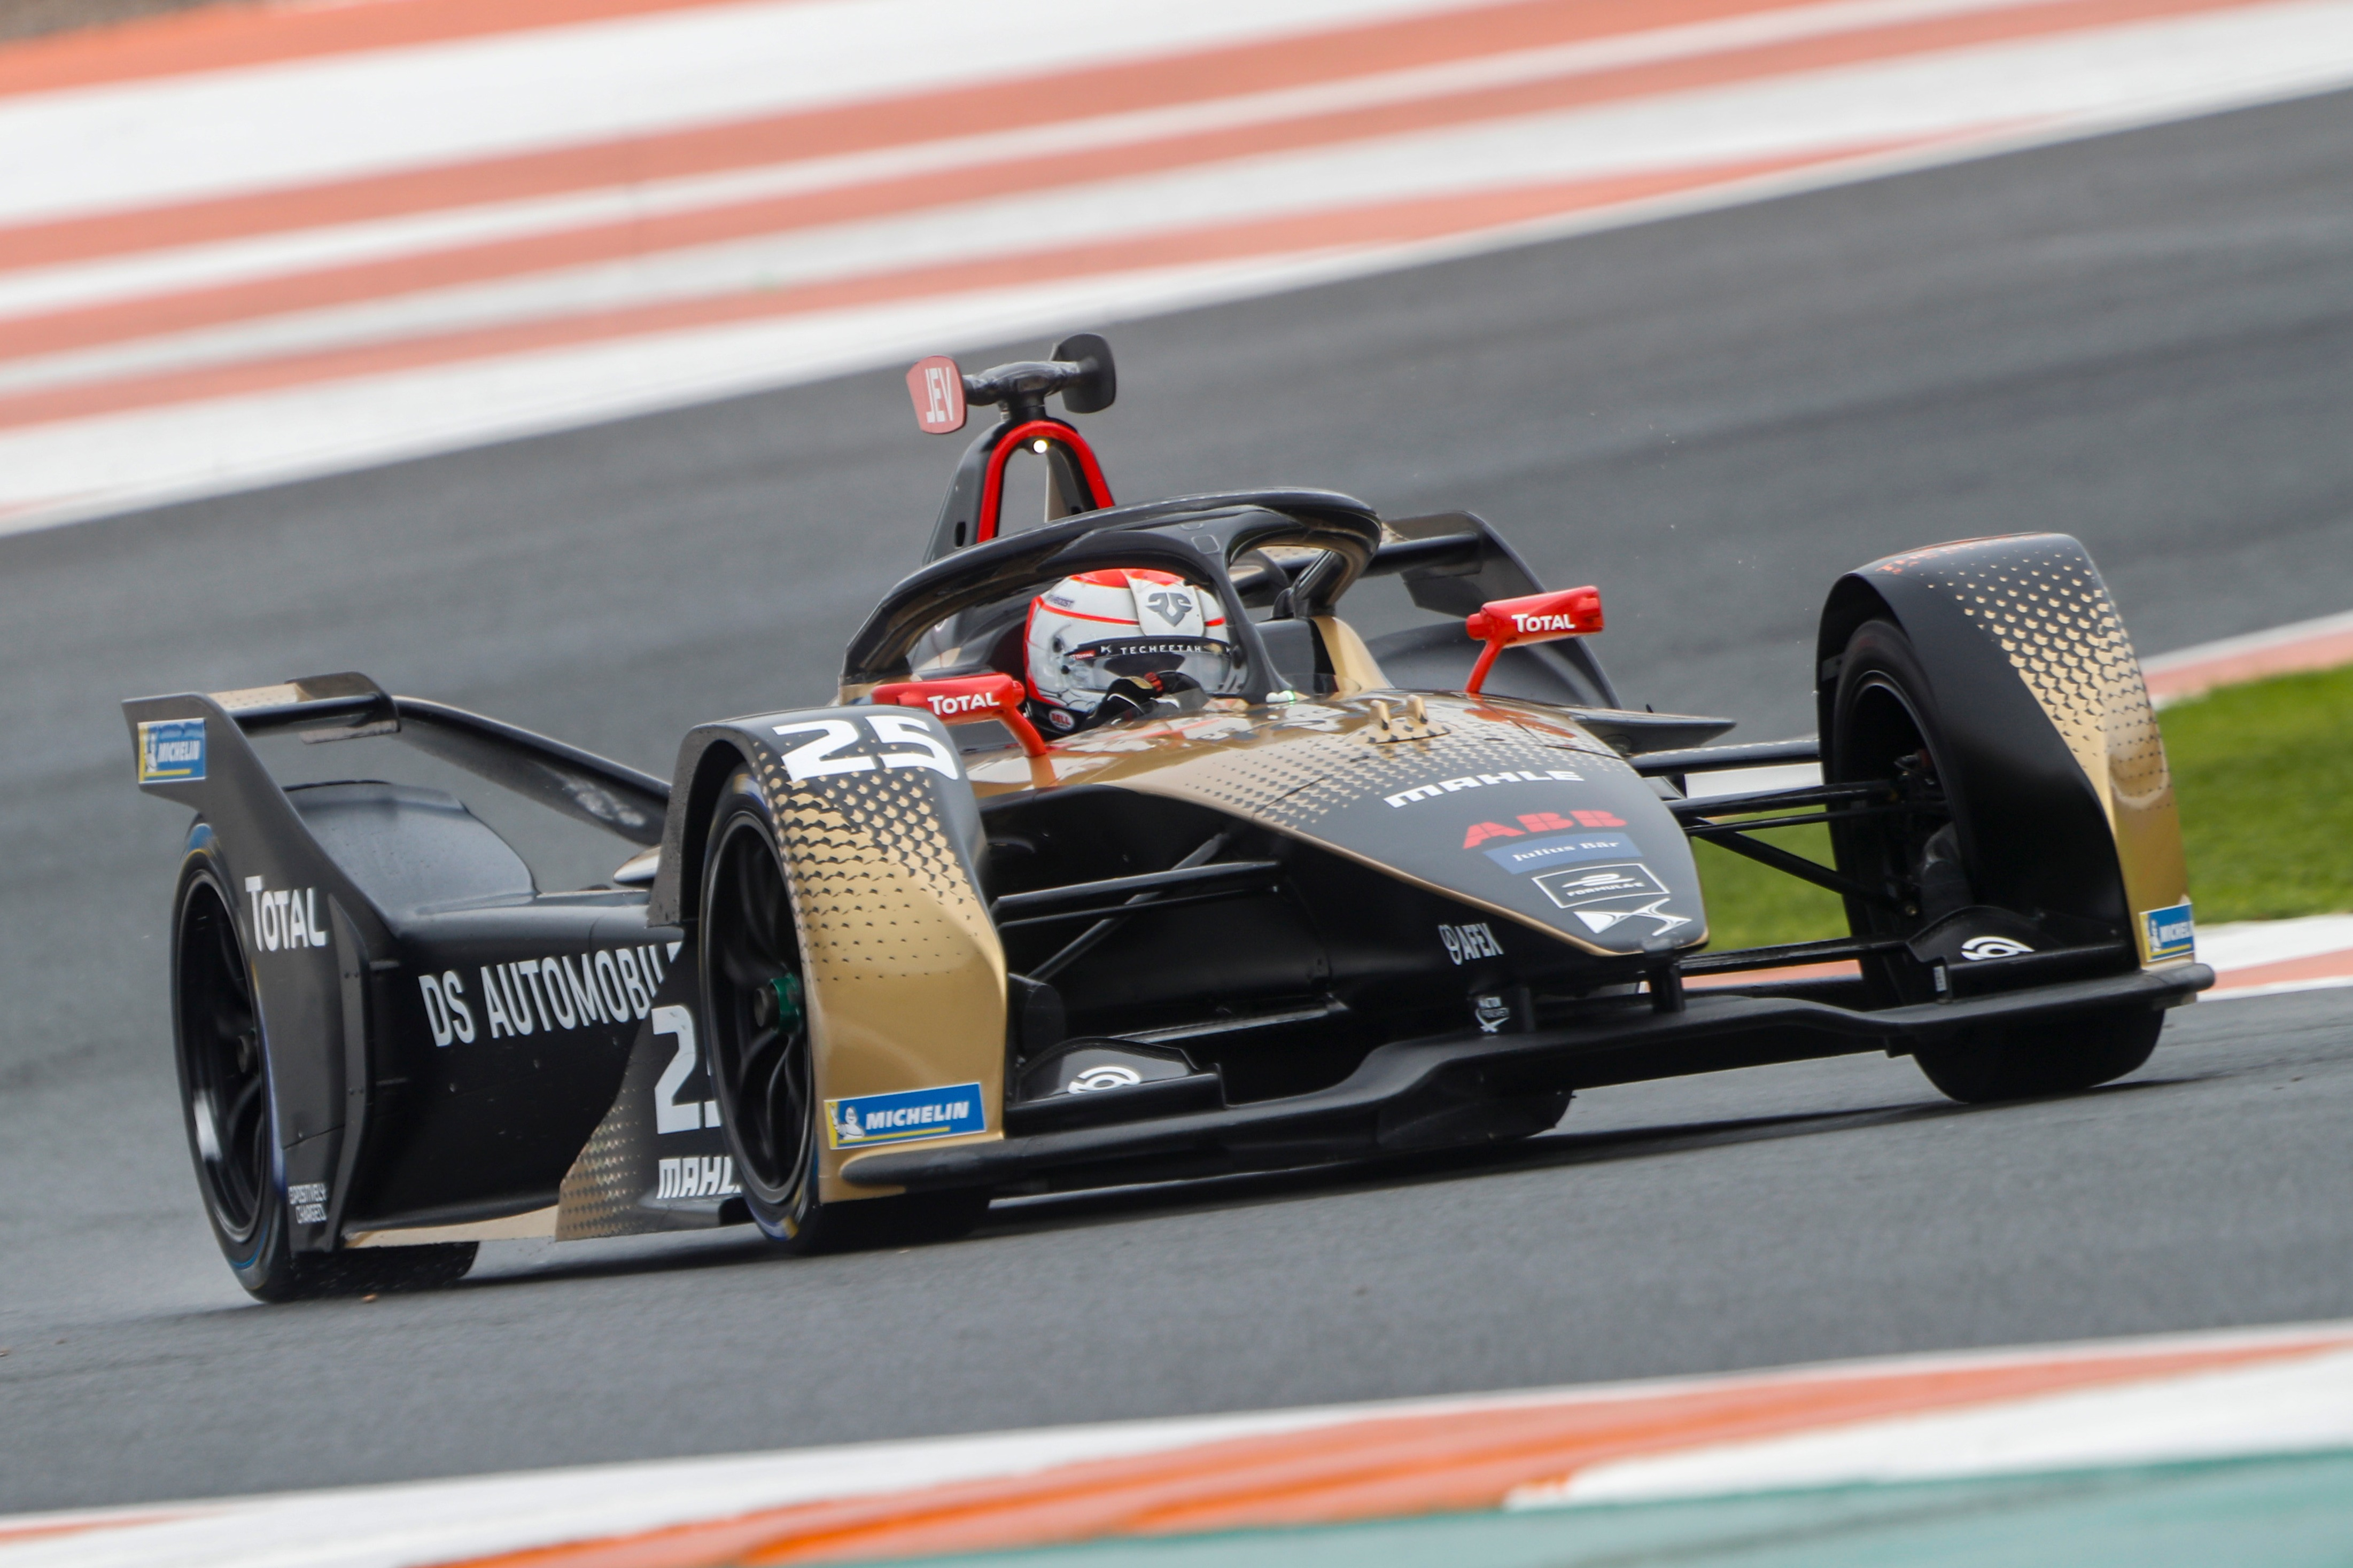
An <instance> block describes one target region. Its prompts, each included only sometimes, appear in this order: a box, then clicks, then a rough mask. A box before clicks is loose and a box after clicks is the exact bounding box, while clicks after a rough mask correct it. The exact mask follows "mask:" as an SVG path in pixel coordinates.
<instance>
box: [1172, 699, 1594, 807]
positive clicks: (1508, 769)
mask: <svg viewBox="0 0 2353 1568" xmlns="http://www.w3.org/2000/svg"><path fill="white" fill-rule="evenodd" d="M1444 720H1445V726H1446V732H1445V733H1444V734H1440V735H1437V736H1434V737H1432V738H1431V739H1429V740H1425V741H1375V740H1373V739H1372V733H1373V731H1369V730H1367V729H1364V728H1358V729H1355V730H1353V731H1349V732H1340V733H1326V732H1317V731H1297V732H1293V733H1292V734H1288V735H1282V736H1280V738H1278V739H1275V740H1272V741H1271V742H1268V743H1264V744H1261V745H1257V746H1253V747H1250V748H1248V749H1238V750H1234V751H1220V752H1216V753H1214V754H1211V755H1209V756H1206V757H1203V758H1201V759H1200V760H1199V761H1198V762H1188V763H1185V764H1184V765H1182V766H1181V767H1179V768H1176V769H1172V770H1170V772H1169V773H1168V774H1166V775H1164V776H1166V777H1168V778H1169V781H1170V782H1171V783H1176V784H1181V785H1182V787H1183V788H1184V791H1185V793H1186V794H1187V795H1192V796H1194V797H1195V798H1197V799H1199V800H1202V801H1204V802H1206V803H1208V804H1210V805H1218V806H1220V807H1222V808H1224V809H1226V810H1229V811H1232V812H1235V813H1238V814H1240V815H1244V816H1251V817H1254V818H1256V819H1257V820H1259V821H1261V822H1264V823H1266V824H1268V825H1269V826H1274V827H1282V828H1288V829H1291V830H1293V831H1294V832H1302V833H1304V832H1309V831H1312V830H1313V829H1314V826H1315V825H1316V824H1317V823H1318V822H1319V821H1321V820H1322V819H1323V818H1324V816H1329V815H1330V814H1331V813H1333V812H1335V811H1339V810H1341V809H1343V808H1345V807H1347V806H1351V805H1356V804H1357V803H1358V802H1360V801H1363V800H1366V799H1370V798H1378V797H1381V796H1385V795H1396V794H1398V792H1399V791H1402V790H1409V789H1413V788H1415V787H1417V786H1419V785H1423V784H1432V783H1436V782H1438V781H1439V780H1441V779H1445V778H1449V777H1469V778H1476V777H1478V776H1479V775H1480V774H1482V773H1515V772H1519V771H1522V770H1525V771H1526V772H1530V773H1547V772H1550V771H1551V770H1553V769H1556V768H1557V769H1566V770H1567V771H1569V772H1573V773H1578V774H1580V775H1582V776H1584V777H1586V778H1595V777H1598V776H1600V775H1601V774H1603V773H1610V772H1616V773H1631V772H1632V771H1633V770H1632V769H1631V768H1630V767H1629V766H1628V765H1627V763H1625V762H1624V761H1622V760H1621V759H1620V757H1619V756H1618V754H1617V753H1616V752H1612V751H1611V750H1609V748H1608V747H1607V746H1605V745H1603V744H1602V743H1601V742H1599V741H1594V740H1591V739H1589V738H1588V737H1585V736H1582V735H1580V734H1578V733H1577V732H1576V731H1568V730H1566V729H1564V730H1563V731H1561V732H1560V734H1558V735H1557V736H1555V735H1550V734H1545V735H1539V734H1538V733H1536V732H1535V731H1531V730H1529V729H1527V728H1525V726H1523V725H1520V724H1517V723H1514V722H1512V721H1509V720H1504V719H1493V718H1487V717H1483V716H1482V715H1481V714H1480V713H1479V712H1478V711H1477V710H1472V709H1468V708H1464V709H1455V710H1449V711H1448V712H1447V713H1446V714H1445V715H1444Z"/></svg>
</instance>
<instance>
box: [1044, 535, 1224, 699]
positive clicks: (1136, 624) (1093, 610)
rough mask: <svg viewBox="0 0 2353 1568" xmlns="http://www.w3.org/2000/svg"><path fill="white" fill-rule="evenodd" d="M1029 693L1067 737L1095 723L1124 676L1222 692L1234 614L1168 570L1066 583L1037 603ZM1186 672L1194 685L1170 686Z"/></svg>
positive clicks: (1096, 575) (1093, 575)
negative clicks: (1229, 614)
mask: <svg viewBox="0 0 2353 1568" xmlns="http://www.w3.org/2000/svg"><path fill="white" fill-rule="evenodd" d="M1024 636H1025V647H1024V653H1025V660H1026V664H1027V668H1028V672H1029V695H1030V697H1031V698H1032V699H1034V700H1035V702H1036V705H1037V707H1038V710H1039V719H1040V720H1041V721H1043V722H1044V723H1045V724H1046V725H1047V726H1048V727H1050V728H1051V729H1054V730H1058V731H1061V732H1063V733H1065V734H1068V733H1069V732H1071V731H1073V730H1080V729H1083V728H1085V727H1086V725H1087V724H1088V723H1089V722H1091V721H1092V720H1093V719H1094V718H1095V710H1097V709H1098V708H1100V707H1101V706H1102V705H1103V698H1104V697H1105V696H1106V695H1107V694H1108V693H1109V692H1110V691H1111V689H1112V688H1113V686H1115V685H1117V684H1119V683H1120V682H1121V681H1122V680H1125V681H1128V682H1130V683H1131V685H1132V686H1142V687H1144V688H1145V689H1152V690H1157V689H1160V688H1161V687H1162V686H1163V685H1164V683H1167V684H1176V685H1182V686H1184V687H1185V688H1187V689H1190V687H1191V686H1193V685H1195V684H1198V686H1199V687H1201V688H1202V689H1206V690H1208V691H1211V692H1216V691H1219V690H1222V689H1224V688H1225V686H1226V684H1227V683H1228V681H1229V679H1230V677H1231V674H1232V671H1233V665H1234V658H1233V645H1232V643H1231V642H1230V641H1229V639H1228V638H1227V637H1226V619H1225V611H1224V609H1223V607H1222V606H1221V605H1219V603H1218V601H1217V598H1216V596H1215V595H1212V594H1211V593H1210V592H1209V591H1208V589H1206V588H1201V587H1198V586H1196V585H1195V584H1190V583H1187V582H1186V581H1185V580H1184V579H1183V578H1182V577H1179V576H1176V574H1173V573H1168V572H1154V571H1150V570H1147V569H1145V568H1143V567H1135V566H1113V567H1107V568H1105V569H1103V570H1102V571H1097V572H1082V573H1081V574H1079V575H1077V576H1075V577H1065V578H1063V579H1062V580H1061V581H1060V582H1059V583H1057V584H1054V585H1053V586H1052V587H1050V588H1049V589H1047V590H1046V591H1045V592H1044V593H1042V594H1040V595H1038V596H1037V597H1036V598H1033V599H1031V600H1030V601H1029V624H1028V626H1027V627H1026V629H1025V634H1024ZM1177 675H1182V676H1186V677H1189V678H1190V679H1189V680H1187V681H1182V682H1172V681H1169V679H1168V678H1170V677H1174V676H1177Z"/></svg>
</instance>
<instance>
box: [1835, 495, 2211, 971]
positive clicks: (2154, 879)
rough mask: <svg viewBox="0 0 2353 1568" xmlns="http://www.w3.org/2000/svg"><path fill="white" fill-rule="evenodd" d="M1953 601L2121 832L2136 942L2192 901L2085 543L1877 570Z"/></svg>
mask: <svg viewBox="0 0 2353 1568" xmlns="http://www.w3.org/2000/svg"><path fill="white" fill-rule="evenodd" d="M1872 569H1873V571H1876V572H1883V573H1886V574H1891V575H1904V574H1911V575H1914V576H1916V577H1918V578H1919V579H1920V580H1921V581H1922V582H1924V583H1926V584H1927V585H1928V586H1929V588H1930V589H1932V590H1933V591H1935V592H1937V593H1943V594H1949V595H1952V597H1953V600H1954V602H1955V603H1956V604H1957V605H1959V607H1960V609H1961V611H1962V613H1963V614H1964V615H1965V616H1968V619H1969V620H1970V621H1971V622H1972V623H1973V624H1975V625H1977V626H1981V627H1983V628H1984V630H1985V634H1986V636H1987V637H1989V638H1991V639H1992V640H1993V642H1994V644H1995V645H1996V646H1997V647H2000V649H2001V651H2002V652H2003V654H2005V655H2006V656H2007V657H2008V658H2009V659H2010V668H2012V669H2014V670H2016V671H2017V672H2018V677H2019V679H2021V680H2022V681H2024V682H2025V683H2026V687H2027V689H2028V690H2030V691H2031V692H2032V693H2033V694H2034V699H2035V700H2036V702H2038V703H2039V704H2041V706H2042V711H2043V712H2044V713H2045V714H2047V715H2048V716H2049V717H2050V720H2051V723H2052V727H2053V728H2054V729H2056V730H2057V731H2059V734H2060V738H2061V739H2063V741H2065V742H2066V743H2067V749H2068V750H2069V751H2070V752H2073V754H2074V757H2075V761H2076V763H2077V764H2078V765H2079V766H2081V767H2082V769H2083V770H2084V777H2085V778H2086V779H2087V780H2089V781H2090V783H2091V785H2092V788H2093V791H2094V794H2096V795H2098V796H2099V799H2100V805H2101V806H2102V807H2103V808H2104V809H2105V812H2106V814H2107V817H2108V826H2109V829H2110V831H2111V832H2112V833H2113V834H2114V835H2115V837H2116V859H2117V863H2118V865H2119V866H2120V867H2121V868H2122V869H2123V871H2124V879H2125V897H2126V902H2127V904H2128V905H2129V912H2130V914H2131V915H2132V917H2133V922H2132V923H2133V937H2134V941H2135V942H2137V944H2138V946H2139V949H2140V953H2141V960H2142V962H2143V963H2147V961H2148V931H2147V921H2144V920H2142V919H2140V918H2139V917H2140V916H2141V915H2142V914H2143V913H2144V912H2145V911H2147V910H2160V909H2168V908H2170V907H2172V906H2173V905H2175V904H2178V903H2180V902H2181V901H2182V900H2185V899H2187V898H2188V897H2189V876H2188V872H2187V870H2186V868H2184V865H2183V862H2182V853H2181V825H2180V820H2179V816H2178V815H2177V814H2176V810H2175V806H2174V800H2173V780H2172V775H2171V773H2170V772H2169V771H2168V768H2167V766H2166V762H2165V742H2164V740H2163V738H2162V737H2161V736H2160V735H2159V733H2158V727H2157V713H2156V711H2155V710H2154V709H2153V708H2151V706H2150V705H2149V700H2148V689H2147V686H2146V685H2145V684H2144V683H2143V681H2142V679H2141V673H2140V661H2139V660H2138V659H2137V658H2135V657H2134V655H2133V649H2132V640H2131V638H2129V637H2126V634H2125V626H2124V620H2123V617H2121V616H2118V615H2117V614H2116V605H2115V603H2114V601H2112V600H2111V599H2110V598H2109V597H2108V590H2107V585H2106V584H2105V583H2103V582H2101V581H2100V574H2099V569H2098V568H2097V567H2095V566H2094V565H2093V564H2092V558H2091V557H2090V556H2089V555H2088V554H2086V553H2085V552H2084V547H2083V546H2082V545H2081V544H2079V543H2077V542H2075V541H2074V540H2073V539H2071V538H2068V537H2067V536H2066V535H2064V534H2057V533H2046V534H2030V535H2023V536H2015V537H2011V538H2007V539H1981V540H1969V541H1967V542H1962V543H1958V544H1946V545H1939V546H1937V547H1936V548H1934V549H1931V550H1921V551H1915V552H1912V553H1910V554H1908V555H1897V556H1892V557H1890V558H1889V559H1887V560H1885V561H1883V562H1880V563H1878V564H1877V565H1876V566H1874V567H1873V568H1872Z"/></svg>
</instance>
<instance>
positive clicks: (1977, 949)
mask: <svg viewBox="0 0 2353 1568" xmlns="http://www.w3.org/2000/svg"><path fill="white" fill-rule="evenodd" d="M2033 951H2034V949H2032V948H2031V947H2029V946H2028V945H2027V944H2026V943H2024V942H2019V941H2017V940H2016V939H2014V938H2011V937H2006V936H1973V937H1971V938H1969V940H1968V941H1967V942H1963V943H1961V956H1962V957H1963V958H1966V959H1968V961H1969V962H1970V963H1978V962H1979V961H1981V960H1983V959H1988V958H2016V957H2017V956H2018V955H2019V954H2020V953H2021V952H2033Z"/></svg>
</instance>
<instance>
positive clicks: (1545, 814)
mask: <svg viewBox="0 0 2353 1568" xmlns="http://www.w3.org/2000/svg"><path fill="white" fill-rule="evenodd" d="M1571 817H1574V818H1576V820H1575V821H1573V822H1572V821H1571V820H1569V819H1570V818H1571ZM1519 823H1520V826H1517V827H1506V826H1504V825H1503V824H1502V823H1500V822H1474V823H1472V825H1471V831H1470V832H1468V833H1466V834H1464V835H1463V836H1462V847H1463V848H1465V849H1476V848H1478V847H1479V846H1481V845H1482V844H1484V843H1485V842H1487V840H1489V839H1490V838H1525V837H1527V836H1528V835H1529V834H1531V833H1574V832H1576V831H1577V829H1578V828H1580V827H1623V826H1626V819H1625V818H1624V817H1622V816H1619V815H1618V814H1617V813H1616V812H1614V811H1572V812H1569V813H1567V814H1566V815H1563V814H1562V813H1560V812H1556V811H1529V812H1523V813H1522V814H1521V815H1520V817H1519Z"/></svg>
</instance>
